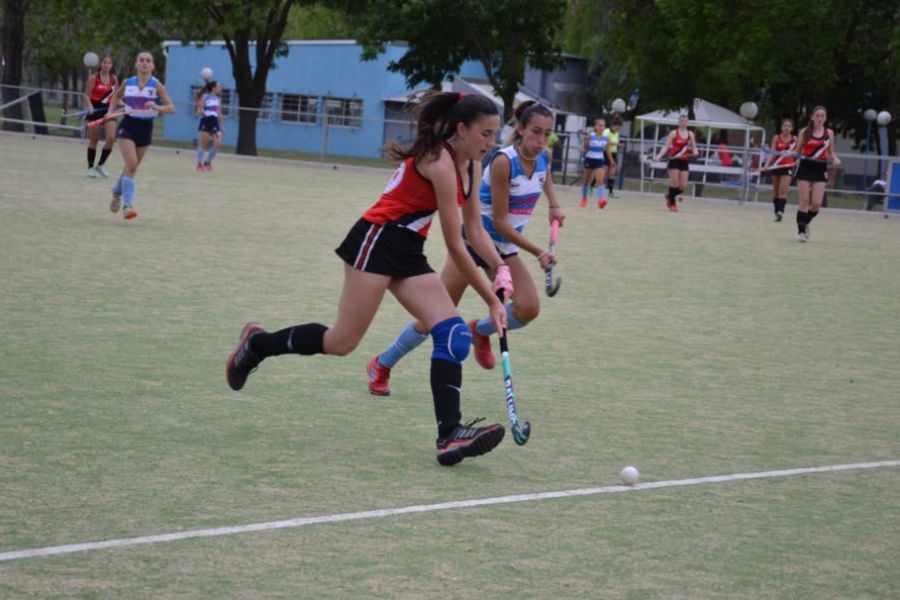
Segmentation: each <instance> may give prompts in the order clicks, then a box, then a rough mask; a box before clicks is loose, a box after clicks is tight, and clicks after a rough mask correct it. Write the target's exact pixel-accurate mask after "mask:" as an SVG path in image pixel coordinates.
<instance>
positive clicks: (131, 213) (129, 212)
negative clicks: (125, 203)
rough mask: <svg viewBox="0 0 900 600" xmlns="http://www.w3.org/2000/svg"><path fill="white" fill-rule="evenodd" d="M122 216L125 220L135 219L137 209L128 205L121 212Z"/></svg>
mask: <svg viewBox="0 0 900 600" xmlns="http://www.w3.org/2000/svg"><path fill="white" fill-rule="evenodd" d="M122 218H124V219H125V220H126V221H131V220H133V219H137V211H136V210H134V209H133V208H131V207H130V206H129V207H128V208H126V209H125V212H123V213H122Z"/></svg>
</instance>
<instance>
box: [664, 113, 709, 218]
mask: <svg viewBox="0 0 900 600" xmlns="http://www.w3.org/2000/svg"><path fill="white" fill-rule="evenodd" d="M667 151H668V153H669V164H668V165H667V168H668V172H669V191H668V192H666V194H665V198H666V206H668V207H669V210H670V211H672V212H678V202H677V199H678V194H681V193H683V192H684V190H686V189H687V184H688V176H689V175H690V160H691V159H692V158H694V157H695V156H697V155H698V154H700V152H698V150H697V141H696V139H695V138H694V132H693V131H688V117H687V115H681V116H679V117H678V127H677V128H676V129H674V130H673V131H670V132H669V135H668V136H666V143H665V145H663V147H662V149H661V150H660V151H659V152H658V153H657V154H656V155H655V156H654V157H653V160H655V161H658V160H659V159H660V158H662V156H663V155H664V154H665V153H666V152H667Z"/></svg>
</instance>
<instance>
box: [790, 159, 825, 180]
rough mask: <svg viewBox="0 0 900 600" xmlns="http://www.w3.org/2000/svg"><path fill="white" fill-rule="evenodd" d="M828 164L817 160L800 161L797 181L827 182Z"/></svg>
mask: <svg viewBox="0 0 900 600" xmlns="http://www.w3.org/2000/svg"><path fill="white" fill-rule="evenodd" d="M827 170H828V163H826V162H824V161H817V160H803V159H800V168H798V169H797V180H798V181H813V182H816V181H828V175H827V174H826V171H827Z"/></svg>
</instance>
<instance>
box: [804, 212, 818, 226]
mask: <svg viewBox="0 0 900 600" xmlns="http://www.w3.org/2000/svg"><path fill="white" fill-rule="evenodd" d="M818 214H819V211H817V210H811V211H809V212H808V213H806V222H807V223H812V220H813V219H815V218H816V215H818Z"/></svg>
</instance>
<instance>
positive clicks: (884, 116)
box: [875, 110, 891, 125]
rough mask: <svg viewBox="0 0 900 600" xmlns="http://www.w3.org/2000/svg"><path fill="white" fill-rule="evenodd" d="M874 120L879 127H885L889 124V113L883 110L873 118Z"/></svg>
mask: <svg viewBox="0 0 900 600" xmlns="http://www.w3.org/2000/svg"><path fill="white" fill-rule="evenodd" d="M875 120H876V121H878V124H879V125H887V124H888V123H890V122H891V113H889V112H888V111H886V110H883V111H881V112H880V113H878V116H877V117H875Z"/></svg>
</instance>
